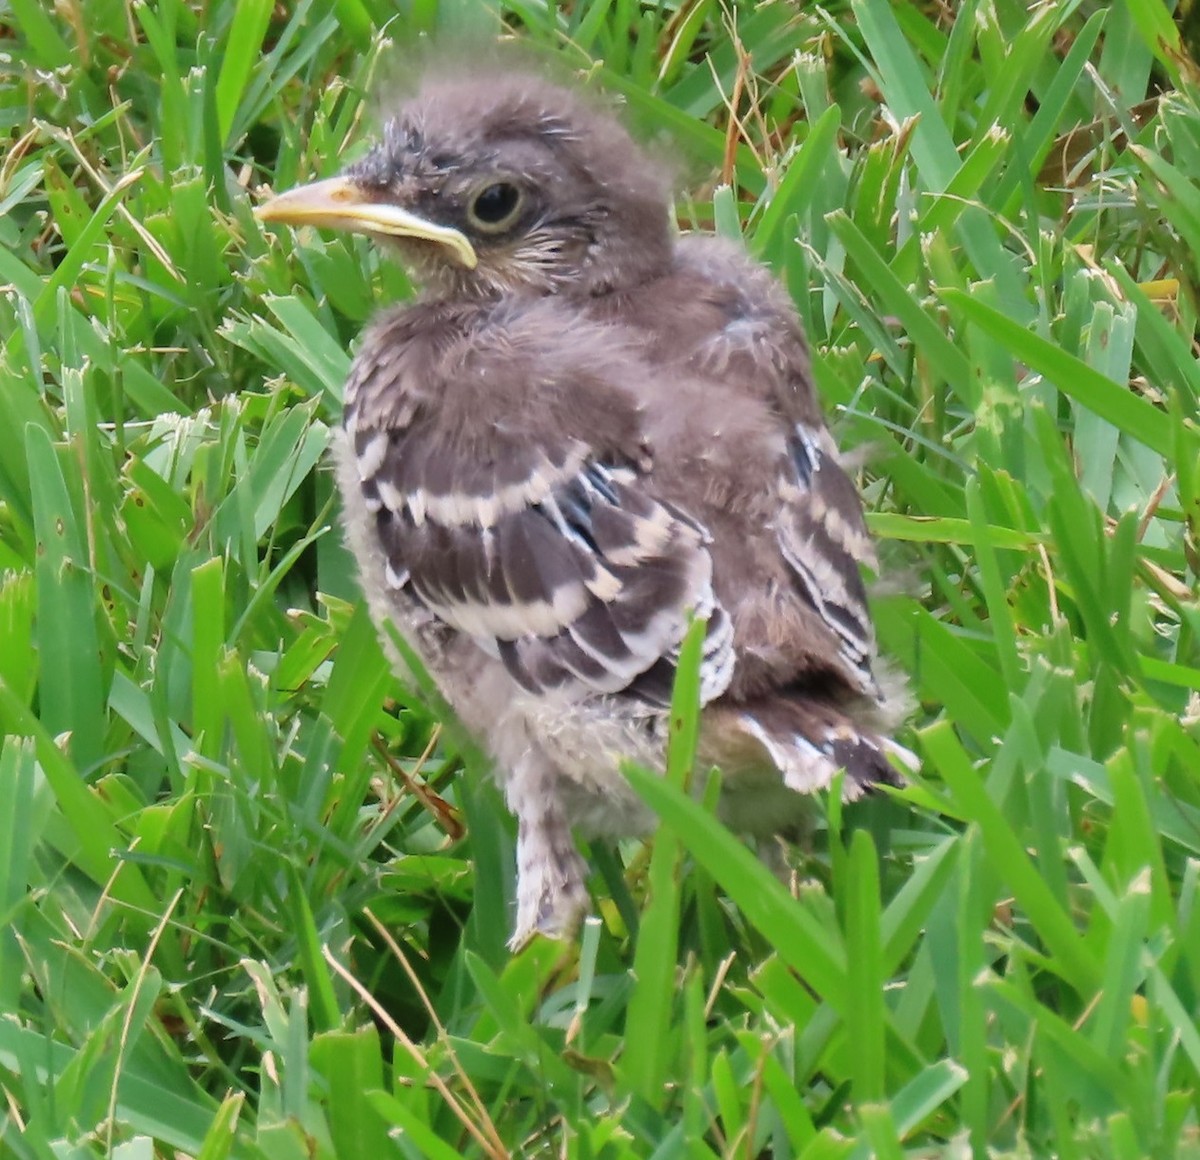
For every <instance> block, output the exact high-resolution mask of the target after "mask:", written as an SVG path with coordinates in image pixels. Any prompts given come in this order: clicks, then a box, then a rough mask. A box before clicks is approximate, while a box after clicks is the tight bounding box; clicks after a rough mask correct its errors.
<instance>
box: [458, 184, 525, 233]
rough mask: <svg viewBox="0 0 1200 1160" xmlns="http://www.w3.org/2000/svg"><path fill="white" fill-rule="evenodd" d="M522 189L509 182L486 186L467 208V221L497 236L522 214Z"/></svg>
mask: <svg viewBox="0 0 1200 1160" xmlns="http://www.w3.org/2000/svg"><path fill="white" fill-rule="evenodd" d="M523 200H524V199H523V198H522V197H521V191H520V189H519V188H518V187H517V186H515V185H513V184H512V182H509V181H494V182H492V184H491V185H485V186H484V187H483V188H482V189H481V190H480V191H479V192H478V193H477V194H476V195H475V196H474V198H472V200H471V204H470V205H469V206H468V207H467V219H468V221H469V222H470V223H471V225H473V226H474V227H475V228H476V229H478V230H482V231H483V232H484V233H488V234H496V233H499V232H500V231H501V230H506V229H507V228H508V227H509V226H511V225H512V224H513V222H514V221H516V220H517V215H518V214H519V213H520V212H521V203H522V201H523Z"/></svg>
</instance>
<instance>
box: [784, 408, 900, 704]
mask: <svg viewBox="0 0 1200 1160" xmlns="http://www.w3.org/2000/svg"><path fill="white" fill-rule="evenodd" d="M787 447H788V456H787V458H786V459H785V461H784V462H783V464H782V466H781V471H780V481H779V497H780V512H779V517H778V520H777V522H776V536H777V540H778V543H779V550H780V552H781V553H782V555H783V558H784V560H785V561H786V562H787V565H788V568H789V569H790V572H791V575H792V578H793V581H794V584H795V587H796V590H797V592H798V593H799V594H800V596H801V598H802V599H803V600H804V602H805V603H806V604H807V605H808V606H809V607H810V608H811V609H812V610H813V611H814V612H815V613H817V615H818V616H819V617H820V618H821V621H822V622H823V624H824V625H825V627H826V628H827V629H828V630H829V632H830V637H831V640H832V642H833V647H834V652H835V668H836V669H837V671H838V672H839V673H840V675H841V676H842V677H843V678H844V679H845V680H846V682H847V683H848V684H849V686H850V687H851V688H852V689H854V690H855V691H857V692H860V693H863V694H865V695H867V696H871V697H877V696H878V695H879V687H878V685H877V684H876V683H875V677H874V676H873V674H872V672H871V661H872V659H873V658H874V656H875V630H874V626H873V625H872V623H871V615H870V612H869V610H868V607H867V593H866V589H865V587H864V585H863V581H862V576H861V575H860V573H859V564H860V563H867V564H870V563H873V562H874V551H873V548H872V545H871V540H870V537H869V535H868V533H867V529H866V525H865V523H864V521H863V515H862V504H861V502H860V500H859V498H858V493H857V492H856V491H855V489H854V485H853V483H851V481H850V480H849V478H848V477H847V476H846V473H845V472H844V471H843V470H842V469H841V467H840V466H839V464H838V462H837V458H836V451H835V448H834V445H833V440H832V439H831V438H830V436H829V432H828V431H827V430H826V429H825V427H824V426H820V427H813V426H809V425H807V424H805V423H797V424H796V426H795V427H794V429H793V430H792V432H791V434H790V435H789V437H788V440H787ZM831 659H834V658H831Z"/></svg>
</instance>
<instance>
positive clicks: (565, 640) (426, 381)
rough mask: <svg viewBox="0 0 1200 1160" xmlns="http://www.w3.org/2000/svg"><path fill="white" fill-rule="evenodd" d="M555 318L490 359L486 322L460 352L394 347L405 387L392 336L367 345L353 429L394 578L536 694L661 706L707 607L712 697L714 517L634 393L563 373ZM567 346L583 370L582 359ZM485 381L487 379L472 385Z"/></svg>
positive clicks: (707, 683) (719, 678)
mask: <svg viewBox="0 0 1200 1160" xmlns="http://www.w3.org/2000/svg"><path fill="white" fill-rule="evenodd" d="M401 325H403V318H401V319H400V321H399V322H398V323H397V326H401ZM408 329H409V330H410V333H411V330H412V328H408ZM558 330H559V328H555V330H553V331H547V329H545V328H543V329H542V331H540V332H539V334H538V335H537V337H536V345H535V344H534V342H533V340H532V339H530V340H528V341H521V337H522V336H521V334H520V332H519V331H518V333H517V335H516V337H515V338H514V337H513V334H512V332H511V330H510V331H506V332H505V333H506V335H507V337H505V338H504V340H503V343H502V345H503V347H504V350H503V351H502V352H501V351H496V355H497V357H496V358H495V360H494V362H492V363H485V362H484V361H483V360H484V356H485V354H486V353H487V345H488V342H491V343H492V344H493V345H501V344H500V342H499V340H498V339H497V338H496V337H495V335H494V333H493V332H492V331H487V330H485V331H483V337H482V338H480V339H478V340H477V341H476V344H475V346H474V347H468V354H467V356H466V357H465V358H463V359H460V360H459V362H458V363H457V364H454V365H449V364H447V362H446V360H445V359H444V358H443V359H441V360H440V361H439V358H438V357H437V356H436V355H434V356H432V357H427V358H425V359H424V360H423V361H422V359H421V358H419V357H417V355H416V354H410V355H408V356H407V362H406V359H405V356H401V357H400V358H399V359H397V358H396V357H395V356H394V355H393V359H392V363H391V364H390V365H389V367H388V368H387V373H388V374H389V375H391V376H392V382H391V390H388V389H385V384H383V383H382V382H381V381H380V379H379V377H378V376H379V374H380V373H381V372H382V371H383V368H382V367H381V365H380V363H379V356H378V355H377V354H376V351H378V349H379V346H380V344H371V345H370V347H369V348H368V347H364V353H363V354H362V355H360V359H359V361H358V363H356V368H355V371H354V373H353V374H352V377H351V383H350V386H349V387H348V391H347V430H348V432H349V433H350V436H351V441H352V446H353V448H354V453H355V461H356V465H357V468H358V475H359V480H360V486H361V488H362V494H363V498H364V500H365V502H366V504H367V506H368V508H370V509H371V511H373V513H374V517H375V522H376V531H377V534H378V537H379V543H380V546H381V548H382V550H383V553H384V556H385V558H386V561H387V569H386V574H387V577H388V582H389V584H392V585H393V587H395V588H404V589H405V590H406V591H408V592H410V593H411V594H412V595H414V596H416V597H417V599H418V600H420V601H421V603H423V604H424V605H425V606H426V608H427V609H428V610H429V611H430V612H431V613H433V614H434V615H435V616H436V617H437V618H439V619H440V620H441V621H443V622H444V623H445V624H447V625H449V626H450V627H452V628H454V629H456V630H457V631H459V632H461V633H464V634H465V635H467V636H469V637H471V638H472V639H473V640H474V641H475V642H476V643H477V644H478V645H479V646H480V647H481V648H482V649H484V650H486V651H487V652H489V653H491V654H492V655H495V656H498V657H499V658H500V659H501V660H502V661H503V662H504V664H505V665H506V666H507V668H508V670H509V672H510V673H511V674H512V676H513V677H514V678H515V679H516V680H517V681H518V682H519V683H520V684H521V685H523V686H524V687H525V688H527V689H529V690H531V691H545V690H552V689H558V690H564V691H567V692H573V691H583V692H592V693H622V692H625V693H628V694H630V695H632V696H636V697H638V698H640V699H642V700H645V701H648V702H650V703H653V704H657V705H661V704H666V703H667V702H668V701H669V697H670V688H671V679H672V678H673V674H674V667H675V664H676V662H677V659H678V650H679V646H680V642H681V641H682V639H683V636H684V633H685V632H686V629H687V625H688V620H689V617H690V616H691V615H692V614H695V615H697V616H700V617H702V618H706V619H707V620H708V623H709V632H708V644H707V649H706V657H705V666H704V670H703V672H702V695H703V696H704V697H705V699H706V700H707V699H710V698H712V697H715V696H718V695H719V694H720V693H721V692H723V691H724V690H725V688H726V687H727V686H728V684H729V680H730V678H731V675H732V670H733V649H732V639H731V635H732V634H731V632H730V630H729V622H728V618H727V617H726V616H725V613H724V611H723V610H722V609H720V608H719V606H718V604H717V602H716V599H715V597H714V595H713V586H712V560H711V558H710V555H709V551H708V547H707V543H708V535H707V532H706V531H705V529H704V528H703V527H701V526H700V525H699V524H697V523H696V522H695V521H694V520H692V519H690V518H689V517H688V516H687V515H686V514H685V513H684V512H682V511H681V510H680V509H679V508H677V507H675V506H673V505H672V504H670V503H668V502H666V501H665V500H662V499H660V498H657V497H656V496H655V495H654V492H653V487H652V484H653V475H652V467H651V464H650V462H649V456H648V452H647V451H646V449H645V447H644V446H641V445H640V442H639V438H638V436H637V423H636V415H637V408H636V404H635V403H634V401H633V398H632V397H631V396H624V397H622V396H619V395H615V394H614V393H612V392H610V394H609V397H607V398H605V397H604V396H603V394H602V391H603V389H605V388H604V384H603V383H600V384H598V385H597V384H596V380H594V379H593V380H592V384H591V385H592V386H593V389H592V390H591V391H588V390H587V389H586V388H587V386H588V385H589V384H587V383H586V382H585V383H583V384H579V383H576V382H571V383H567V384H563V383H562V381H561V380H562V374H563V371H562V368H561V361H562V360H561V359H560V360H559V361H557V362H556V361H555V360H554V359H546V360H544V361H541V362H539V361H538V359H537V358H536V357H532V355H531V348H532V349H533V350H534V351H536V350H538V349H545V347H546V346H547V345H548V344H547V339H546V337H545V336H546V334H547V333H550V334H556V333H557V332H558ZM426 332H427V333H429V332H430V328H426ZM397 337H399V336H397ZM573 337H575V339H576V345H577V344H578V342H579V334H578V328H577V329H576V333H575V335H574V336H573ZM585 337H586V336H585ZM420 342H421V339H420V338H419V337H417V338H415V339H410V343H409V350H410V351H412V350H416V352H417V354H419V353H420V349H421V348H420ZM550 345H552V344H550ZM392 349H393V350H395V347H394V346H393V348H392ZM445 349H450V346H449V344H447V343H445V342H441V343H440V344H439V350H445ZM563 352H565V353H566V354H569V356H570V358H571V362H572V367H574V366H576V365H578V363H579V362H580V361H581V360H580V358H579V352H578V350H577V349H574V350H572V349H571V348H570V347H569V346H567V345H566V344H564V346H563ZM585 353H586V350H585ZM501 355H502V356H503V357H500V356H501ZM564 357H565V356H564ZM609 363H610V365H615V366H616V367H618V368H619V367H620V366H621V362H620V360H619V359H617V360H615V362H614V360H612V359H610V360H609ZM406 365H407V366H408V367H410V368H411V373H410V374H409V375H408V376H406V375H405V374H404V373H403V372H404V368H405V366H406ZM584 365H587V363H586V361H585V362H584ZM593 365H594V364H593ZM573 373H575V374H576V375H577V376H579V377H582V375H583V373H582V372H579V371H574V372H573ZM451 374H455V375H456V377H455V378H454V381H453V382H448V381H447V378H448V377H449V376H450V375H451ZM478 381H485V382H486V384H487V387H488V388H489V389H488V390H487V391H486V392H485V391H482V390H481V391H479V392H477V394H476V395H475V396H474V397H472V396H471V393H470V392H471V390H472V384H474V383H476V382H478ZM571 388H574V392H575V393H574V395H573V396H572V394H571ZM564 396H565V398H566V400H567V402H566V404H564V403H563V402H562V400H563V398H564ZM414 400H415V401H414ZM539 407H540V408H541V410H540V412H539V411H538V408H539ZM556 407H557V408H558V411H557V412H556V411H555V408H556ZM570 407H573V411H569V410H568V408H570ZM588 407H591V408H592V411H591V413H590V414H589V413H588V411H587V408H588ZM522 410H523V411H524V413H523V414H522V413H521V412H522ZM631 417H632V418H631ZM606 424H607V429H606V427H605V425H606ZM589 427H590V428H591V429H590V430H589ZM585 432H586V434H585Z"/></svg>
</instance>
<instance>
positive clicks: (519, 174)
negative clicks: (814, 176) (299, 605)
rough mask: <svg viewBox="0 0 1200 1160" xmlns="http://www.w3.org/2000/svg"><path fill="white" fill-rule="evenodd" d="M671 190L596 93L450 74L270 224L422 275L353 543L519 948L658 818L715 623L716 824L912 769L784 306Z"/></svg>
mask: <svg viewBox="0 0 1200 1160" xmlns="http://www.w3.org/2000/svg"><path fill="white" fill-rule="evenodd" d="M671 197H672V190H671V180H670V176H669V174H668V173H667V172H665V171H664V169H663V167H662V166H661V165H660V164H659V163H658V162H657V160H656V159H655V157H654V156H653V155H652V154H651V152H650V151H649V150H648V149H647V148H646V147H644V146H642V145H641V144H639V143H637V142H636V141H635V139H634V137H633V135H632V134H631V133H630V132H629V131H628V130H627V129H626V128H625V126H624V124H623V123H622V120H621V116H620V113H619V110H618V109H617V107H616V105H615V103H614V102H613V101H612V100H611V99H610V98H608V97H606V96H603V95H599V94H596V93H594V92H592V91H590V90H585V89H584V88H582V87H580V86H578V85H575V84H569V83H568V84H564V83H563V82H562V81H561V80H558V79H550V78H548V77H546V76H544V75H541V74H539V73H538V72H536V71H533V70H529V69H516V70H512V69H499V70H496V71H494V72H489V71H488V70H487V69H484V68H480V69H461V70H455V71H454V72H453V73H452V75H446V73H445V72H444V71H443V72H440V73H439V72H437V71H436V70H434V71H431V72H430V73H429V74H427V75H426V76H425V77H424V78H423V79H421V81H420V82H419V84H418V85H417V87H416V89H415V91H414V92H412V93H411V94H410V95H408V96H406V97H405V98H403V99H401V100H398V101H396V102H394V103H393V104H392V105H391V106H390V107H389V108H388V109H387V110H386V116H385V118H384V119H383V124H382V131H381V133H380V135H379V136H378V139H376V140H375V141H374V142H373V143H372V144H371V145H370V147H369V149H368V150H367V151H366V152H365V153H363V154H362V155H361V157H360V158H359V159H358V160H355V161H352V162H351V163H349V164H347V165H346V166H345V167H344V168H343V169H342V170H341V172H340V173H339V174H338V175H337V176H335V177H331V178H326V179H324V180H318V181H315V182H312V183H309V184H306V185H301V186H298V187H296V188H293V189H290V190H287V191H284V192H282V193H278V194H275V195H273V196H271V197H270V199H269V200H266V201H265V202H263V203H262V204H261V205H260V206H259V207H258V209H257V210H256V213H257V216H258V218H259V220H260V221H262V222H264V223H276V224H286V225H291V226H305V225H307V226H316V227H321V228H328V229H332V230H342V231H353V232H358V233H361V234H365V235H366V236H367V237H368V238H370V239H373V240H374V241H375V242H376V243H378V244H379V245H381V246H382V247H384V248H385V249H387V250H388V251H390V252H391V253H392V254H393V255H394V256H395V257H398V258H399V260H400V261H401V263H402V264H403V265H404V266H405V267H406V269H407V270H408V272H409V274H410V276H411V278H412V281H413V282H414V284H415V285H417V286H418V287H419V292H418V293H417V295H416V296H415V298H413V299H412V300H410V301H407V302H404V303H401V304H398V305H391V306H388V307H385V308H384V309H382V310H381V312H380V313H379V314H378V315H377V316H376V317H375V318H374V319H373V320H372V322H371V323H370V324H369V325H368V327H367V328H366V330H365V332H364V334H363V336H362V339H361V342H360V345H359V347H358V350H357V354H356V356H355V358H354V360H353V363H352V366H351V370H350V373H349V378H348V381H347V383H346V386H345V393H344V421H343V431H342V433H341V435H340V437H339V440H338V450H337V456H336V457H337V469H336V470H337V478H338V484H339V488H340V491H341V495H342V499H343V506H344V515H343V522H344V531H345V535H346V538H347V541H348V544H349V546H350V548H351V550H352V552H353V555H354V556H355V558H356V561H357V566H358V570H359V576H360V580H361V584H362V589H363V592H364V595H365V598H366V601H367V603H368V605H369V608H370V611H371V614H372V616H373V617H374V619H375V621H376V622H377V623H378V625H379V626H380V629H381V637H382V639H383V640H384V643H385V647H389V648H390V650H391V652H392V657H393V663H394V664H395V665H396V666H397V668H398V669H400V670H401V671H403V662H402V661H401V659H400V658H399V657H398V656H397V655H396V650H395V648H394V645H391V644H389V633H390V632H391V631H393V630H394V631H395V632H397V633H399V634H400V636H401V637H402V638H403V639H404V640H405V642H407V647H408V648H410V649H411V650H412V651H413V653H415V655H416V656H417V657H418V658H419V660H420V663H421V664H422V665H423V666H424V667H425V668H426V669H427V670H428V673H429V674H430V676H432V678H433V679H434V681H435V682H436V683H437V685H438V687H439V688H440V690H441V692H442V694H443V695H444V697H445V699H446V700H447V701H448V703H449V705H450V707H451V708H452V709H453V711H454V713H455V714H456V716H457V717H458V719H459V721H460V722H461V723H462V725H463V726H465V728H466V729H467V731H468V732H469V733H470V734H471V735H472V737H473V738H474V739H475V740H476V741H478V742H479V743H480V745H481V746H482V748H483V749H484V751H485V752H486V753H487V754H488V756H489V758H490V760H491V761H492V763H493V765H494V770H495V775H496V778H497V780H498V783H499V785H500V787H501V789H502V790H503V793H504V796H505V798H506V802H507V805H508V807H509V809H510V810H511V812H512V813H513V814H514V815H515V817H516V828H517V834H516V864H517V865H516V870H517V879H516V887H515V901H516V916H515V929H514V934H513V938H512V946H513V947H514V948H516V947H520V946H522V945H524V944H525V943H526V942H527V941H528V940H529V939H531V938H532V937H533V936H534V935H535V934H538V933H542V934H546V935H550V936H569V935H570V934H571V933H572V932H573V931H574V930H575V929H576V927H577V924H578V922H579V920H580V918H581V916H582V915H583V914H584V913H586V910H587V908H588V905H589V896H588V891H587V877H588V867H587V863H586V862H585V861H584V859H583V858H582V856H581V855H580V853H579V850H578V848H577V846H576V839H575V835H576V834H579V835H581V836H584V837H587V838H597V837H600V838H617V837H623V836H631V835H640V834H645V833H647V832H648V831H650V830H651V829H652V827H653V824H654V818H653V815H652V814H651V813H650V811H649V810H648V809H647V807H646V806H645V805H644V804H643V802H642V800H641V799H640V797H639V796H638V795H637V794H636V793H635V792H634V791H633V790H632V788H631V787H630V785H629V784H628V781H627V780H626V779H625V777H624V776H623V775H622V773H621V767H622V763H623V762H625V761H634V762H638V763H640V764H642V765H643V766H646V767H649V768H652V769H654V768H657V769H658V770H660V771H661V770H662V769H663V764H664V758H663V751H664V739H665V737H666V735H667V722H668V717H669V706H670V697H671V690H672V684H673V679H674V676H675V673H676V670H677V668H678V665H679V661H680V649H681V646H682V643H683V641H684V637H685V634H686V633H687V631H688V628H689V625H690V624H692V623H693V622H694V621H695V620H700V621H702V622H703V623H704V628H703V629H702V630H701V631H702V632H703V645H702V650H701V651H702V658H701V662H700V673H699V676H700V681H699V684H700V694H699V696H700V702H701V706H702V707H701V710H700V719H699V740H698V759H699V760H700V761H703V762H705V763H707V764H709V765H712V766H716V767H719V768H720V769H721V771H722V796H721V804H720V814H721V817H722V818H723V819H724V821H725V822H726V824H727V825H729V826H730V827H732V828H734V829H736V830H737V831H739V832H741V833H744V834H746V835H748V836H750V837H753V838H759V839H762V838H769V837H770V835H772V834H775V833H777V832H779V831H781V830H785V829H786V828H787V827H789V826H791V825H793V824H797V823H799V822H800V821H801V820H802V819H803V818H804V816H805V812H806V810H810V809H811V806H810V805H807V804H806V802H807V799H808V795H811V794H812V793H814V792H816V791H819V790H822V789H825V788H827V787H829V786H831V785H833V784H835V780H836V779H837V777H838V775H839V773H841V785H842V787H843V793H844V796H845V797H847V798H855V797H857V796H859V795H861V794H862V793H864V792H865V791H867V790H870V789H872V788H873V787H876V786H880V785H900V784H902V783H903V781H904V771H905V769H912V768H914V767H915V762H916V759H915V757H914V756H913V755H912V754H911V753H910V752H909V751H908V750H906V749H904V748H903V747H902V746H901V745H900V744H899V743H898V742H896V741H895V740H894V739H893V738H892V737H891V733H892V732H893V731H894V728H895V726H896V725H897V724H898V722H899V721H900V720H901V719H902V718H903V716H904V713H905V711H906V707H905V704H904V695H903V693H902V692H897V691H896V690H895V689H893V688H891V687H890V686H891V685H892V684H894V682H892V681H890V680H884V679H881V676H880V672H881V670H880V667H879V661H878V655H877V648H876V639H875V632H874V628H873V624H872V620H871V616H870V612H869V608H868V599H867V592H866V586H865V582H864V579H863V576H862V573H861V571H860V565H866V566H868V567H871V568H873V567H875V566H876V565H875V555H874V548H873V544H872V541H871V538H870V536H869V534H868V531H867V528H866V524H865V521H864V516H863V507H862V502H861V500H860V497H859V494H858V491H857V489H856V487H855V485H854V483H853V482H852V481H851V479H850V477H849V475H848V474H847V472H846V470H845V469H844V468H843V466H842V464H841V461H840V458H839V453H838V449H837V447H836V445H835V443H834V441H833V438H832V437H831V435H830V432H829V428H828V426H827V425H826V422H825V419H824V417H823V414H822V410H821V406H820V403H819V401H818V398H817V395H816V393H815V390H814V386H813V376H812V370H811V363H810V355H809V348H808V345H807V343H806V339H805V335H804V332H803V330H802V326H801V323H800V321H799V318H798V316H797V313H796V310H795V307H794V305H793V303H792V301H791V299H790V298H789V297H788V295H787V293H786V291H785V290H784V288H783V287H782V285H781V284H780V283H779V282H778V281H777V280H776V278H775V277H774V276H773V275H772V274H771V273H770V272H769V271H768V270H767V269H765V268H764V267H763V266H761V265H760V264H758V263H756V262H755V261H753V260H752V259H750V258H749V257H748V256H747V255H746V253H745V252H744V250H743V248H742V247H740V246H739V245H737V244H736V243H735V242H731V241H727V240H721V239H718V238H716V237H712V236H706V235H703V234H700V233H683V234H681V233H679V232H678V231H677V229H676V228H675V225H674V223H673V220H672V214H671V204H672V203H671ZM389 626H391V627H389ZM843 771H844V772H843Z"/></svg>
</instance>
